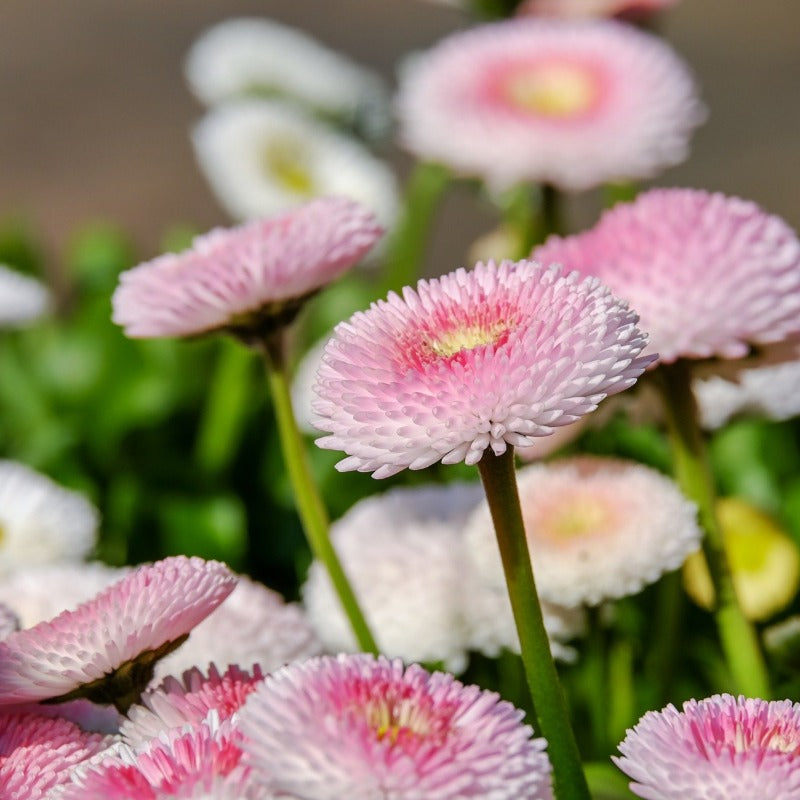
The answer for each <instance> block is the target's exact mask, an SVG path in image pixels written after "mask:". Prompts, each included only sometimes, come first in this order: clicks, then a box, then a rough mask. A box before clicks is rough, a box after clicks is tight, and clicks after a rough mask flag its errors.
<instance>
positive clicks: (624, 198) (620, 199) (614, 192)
mask: <svg viewBox="0 0 800 800" xmlns="http://www.w3.org/2000/svg"><path fill="white" fill-rule="evenodd" d="M638 193H639V185H638V184H637V183H636V182H634V181H624V182H621V183H608V184H606V185H605V186H604V187H603V206H604V207H605V208H613V207H614V206H615V205H616V204H617V203H631V202H633V201H634V200H635V199H636V195H637V194H638Z"/></svg>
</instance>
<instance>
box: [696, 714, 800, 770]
mask: <svg viewBox="0 0 800 800" xmlns="http://www.w3.org/2000/svg"><path fill="white" fill-rule="evenodd" d="M701 726H702V728H704V729H705V730H699V729H698V728H697V727H695V726H693V727H694V728H695V729H694V737H695V741H696V742H697V743H698V745H699V746H700V751H701V752H702V753H703V754H704V755H705V756H706V757H707V758H711V757H713V755H719V753H721V752H724V751H727V752H729V753H743V754H750V755H752V756H755V757H756V758H758V759H759V760H760V759H761V758H763V757H764V756H766V755H769V754H774V755H779V756H780V755H785V756H788V757H790V758H793V759H794V758H798V757H800V728H799V727H798V725H797V723H796V722H795V721H793V720H767V719H765V718H764V717H759V716H756V717H754V718H753V717H750V718H748V717H747V716H746V715H745V716H744V717H743V718H738V719H737V718H731V717H723V718H720V719H716V720H715V719H710V720H706V721H705V723H704V724H702V723H701Z"/></svg>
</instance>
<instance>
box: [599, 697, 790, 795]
mask: <svg viewBox="0 0 800 800" xmlns="http://www.w3.org/2000/svg"><path fill="white" fill-rule="evenodd" d="M619 750H620V752H621V753H622V758H619V757H613V756H612V758H613V759H614V762H615V763H616V765H617V766H618V767H619V768H620V769H621V770H622V771H623V772H624V773H625V774H626V775H628V776H629V777H631V778H633V781H634V782H633V783H632V784H631V789H632V791H633V792H634V793H635V794H637V795H638V796H639V797H645V798H647V799H648V800H685V798H690V797H691V798H700V797H708V798H712V797H714V798H717V797H718V798H725V800H752V799H753V798H756V797H759V798H761V797H763V798H767V797H768V798H769V799H770V800H795V799H796V798H797V797H800V757H798V756H800V703H794V704H793V703H792V702H791V701H790V700H780V701H774V702H770V703H768V702H767V701H765V700H759V699H748V698H744V697H738V698H735V697H732V696H731V695H729V694H722V695H719V694H717V695H714V696H713V697H708V698H706V699H705V700H700V701H699V702H698V701H697V700H689V701H688V702H686V703H684V704H683V710H682V711H678V710H677V709H676V708H675V707H674V706H673V705H669V706H667V707H666V708H665V709H663V710H662V711H648V712H647V714H645V715H644V716H643V717H642V718H641V719H640V720H639V722H638V724H637V725H636V726H635V727H634V728H633V729H632V730H629V731H628V735H627V736H626V737H625V740H624V741H623V742H622V743H621V744H620V746H619Z"/></svg>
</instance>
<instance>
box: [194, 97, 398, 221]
mask: <svg viewBox="0 0 800 800" xmlns="http://www.w3.org/2000/svg"><path fill="white" fill-rule="evenodd" d="M192 142H193V144H194V149H195V153H196V155H197V160H198V163H199V164H200V168H201V169H202V171H203V173H204V174H205V176H206V178H207V179H208V181H209V183H210V184H211V188H212V189H213V190H214V193H215V194H216V196H217V198H218V199H219V201H220V203H221V204H222V205H223V206H224V208H225V209H226V210H227V212H228V213H229V214H230V215H231V216H232V217H234V219H239V220H246V219H253V218H255V217H262V216H264V215H269V214H276V213H278V212H279V211H284V210H285V209H287V208H294V207H295V206H298V205H300V204H301V203H305V202H307V201H308V200H311V199H312V198H314V197H319V196H322V195H341V196H343V197H349V198H351V199H353V200H357V201H358V202H359V203H361V204H362V205H364V206H365V207H366V208H368V209H370V211H372V212H373V213H374V214H375V215H376V217H377V218H378V220H379V222H380V223H381V224H382V225H384V226H385V227H387V228H389V227H391V226H392V224H393V223H394V221H395V217H396V216H397V211H398V207H399V192H398V187H397V178H396V177H395V174H394V172H393V171H392V170H391V168H390V167H389V166H388V165H387V164H386V163H385V162H384V161H381V160H380V159H378V158H376V157H375V156H373V155H372V154H371V153H370V152H369V151H368V150H367V149H366V148H365V147H364V146H363V145H361V144H359V143H358V142H357V141H356V140H354V139H351V138H349V137H347V136H344V135H342V134H341V133H337V132H336V131H334V130H332V129H331V128H329V127H327V126H326V125H324V124H322V123H321V122H319V121H318V120H315V119H314V118H313V117H311V116H309V115H307V114H305V113H304V112H303V111H301V110H299V109H295V108H292V107H290V106H288V105H285V104H283V103H280V102H276V101H272V102H270V101H267V100H241V101H237V102H235V103H227V104H226V105H224V106H220V107H219V108H215V109H213V110H212V111H209V112H208V114H207V115H206V116H205V117H204V118H203V119H202V120H201V121H200V123H198V125H197V126H196V127H195V129H194V131H193V135H192Z"/></svg>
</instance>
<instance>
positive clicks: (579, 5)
mask: <svg viewBox="0 0 800 800" xmlns="http://www.w3.org/2000/svg"><path fill="white" fill-rule="evenodd" d="M677 3H678V0H525V2H524V3H522V5H520V6H519V8H518V9H517V14H518V15H520V16H525V15H533V16H543V17H561V18H564V19H582V18H585V17H612V16H616V15H618V14H624V15H626V16H627V15H630V16H631V17H634V16H635V17H638V16H644V15H646V14H652V13H654V12H656V11H661V10H663V9H665V8H670V7H671V6H674V5H677Z"/></svg>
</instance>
